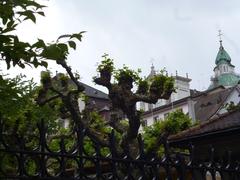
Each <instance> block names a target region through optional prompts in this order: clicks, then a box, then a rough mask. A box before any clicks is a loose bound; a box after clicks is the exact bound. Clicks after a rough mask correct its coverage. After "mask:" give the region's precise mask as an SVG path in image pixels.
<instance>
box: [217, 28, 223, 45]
mask: <svg viewBox="0 0 240 180" xmlns="http://www.w3.org/2000/svg"><path fill="white" fill-rule="evenodd" d="M222 35H223V34H222V31H221V30H218V36H219V41H220V42H222Z"/></svg>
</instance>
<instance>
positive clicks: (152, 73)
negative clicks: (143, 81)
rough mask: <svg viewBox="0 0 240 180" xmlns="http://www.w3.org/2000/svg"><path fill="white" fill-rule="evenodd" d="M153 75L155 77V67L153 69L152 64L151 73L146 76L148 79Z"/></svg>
mask: <svg viewBox="0 0 240 180" xmlns="http://www.w3.org/2000/svg"><path fill="white" fill-rule="evenodd" d="M155 75H156V71H155V67H154V65H153V63H152V66H151V72H150V74H149V75H148V78H150V77H153V76H155Z"/></svg>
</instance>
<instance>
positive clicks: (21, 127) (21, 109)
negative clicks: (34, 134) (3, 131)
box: [0, 75, 58, 134]
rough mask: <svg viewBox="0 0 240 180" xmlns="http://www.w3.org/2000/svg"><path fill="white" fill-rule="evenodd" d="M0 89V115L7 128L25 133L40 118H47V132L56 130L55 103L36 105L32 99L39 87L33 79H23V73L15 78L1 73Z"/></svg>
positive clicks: (30, 129)
mask: <svg viewBox="0 0 240 180" xmlns="http://www.w3.org/2000/svg"><path fill="white" fill-rule="evenodd" d="M3 77H4V78H3ZM0 89H1V90H0V97H1V99H0V115H1V119H2V120H3V123H4V124H5V127H6V128H7V129H8V130H10V129H12V128H15V131H16V132H17V131H19V133H20V134H21V133H25V134H26V133H27V131H29V132H31V131H32V130H33V129H32V128H33V127H35V128H36V123H37V122H39V121H40V120H41V119H48V125H49V132H52V133H53V132H54V131H57V129H58V127H57V123H56V119H57V117H58V114H57V113H56V111H53V107H54V106H56V104H57V103H56V102H55V104H54V103H53V102H52V104H47V105H44V106H41V107H40V106H38V105H37V104H36V103H35V101H34V99H35V97H36V95H37V92H38V89H39V87H38V86H36V84H35V83H34V82H33V80H25V79H24V76H23V75H19V76H16V77H15V78H8V77H6V76H3V75H1V76H0Z"/></svg>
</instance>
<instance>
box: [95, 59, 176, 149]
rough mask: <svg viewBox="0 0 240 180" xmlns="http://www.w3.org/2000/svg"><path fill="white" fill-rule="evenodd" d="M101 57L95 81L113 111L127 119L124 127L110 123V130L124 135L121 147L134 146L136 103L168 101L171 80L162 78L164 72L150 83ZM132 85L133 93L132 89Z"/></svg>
mask: <svg viewBox="0 0 240 180" xmlns="http://www.w3.org/2000/svg"><path fill="white" fill-rule="evenodd" d="M103 58H104V59H103V61H102V62H101V64H99V66H98V68H97V70H98V72H100V74H99V76H98V77H94V82H95V83H96V84H98V85H102V86H104V87H106V88H107V89H108V91H109V98H110V100H111V102H112V105H113V108H114V109H116V110H118V109H120V110H121V111H122V112H123V113H124V114H125V115H126V116H127V119H128V126H127V128H126V127H124V126H122V125H121V124H120V123H118V122H117V121H115V123H112V127H113V128H114V129H116V130H117V131H118V132H119V133H121V134H123V139H122V143H121V144H122V147H124V146H125V145H126V143H129V142H131V143H132V144H134V142H133V141H134V140H136V138H137V135H138V129H139V127H140V116H141V112H140V111H138V110H137V109H136V103H137V102H141V101H142V102H146V103H156V102H157V101H158V100H159V99H169V97H170V95H171V93H172V92H173V91H174V79H173V78H172V77H168V76H167V74H166V75H165V74H164V72H165V71H162V72H161V73H160V74H157V75H155V76H153V77H152V79H150V80H149V79H144V78H141V77H140V72H141V71H140V70H137V71H134V70H132V69H130V68H128V67H126V66H125V65H124V66H123V68H120V69H115V68H114V64H113V60H112V59H111V58H109V57H108V55H104V56H103ZM103 70H104V71H103ZM105 70H106V71H105ZM112 78H113V79H114V81H112ZM134 85H135V87H136V88H135V89H136V91H135V89H133V87H134Z"/></svg>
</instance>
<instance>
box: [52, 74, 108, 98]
mask: <svg viewBox="0 0 240 180" xmlns="http://www.w3.org/2000/svg"><path fill="white" fill-rule="evenodd" d="M61 74H63V73H57V74H56V75H55V76H54V77H53V79H54V80H57V79H58V77H60V75H61ZM69 83H70V84H72V85H74V86H75V83H74V82H73V81H72V80H71V79H69ZM79 84H81V85H82V86H83V87H84V88H85V90H84V92H85V94H86V95H87V96H88V97H92V98H99V99H105V100H109V98H108V94H106V93H104V92H102V91H100V90H98V89H96V88H94V87H91V86H89V85H87V84H85V83H83V82H80V81H79Z"/></svg>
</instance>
